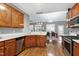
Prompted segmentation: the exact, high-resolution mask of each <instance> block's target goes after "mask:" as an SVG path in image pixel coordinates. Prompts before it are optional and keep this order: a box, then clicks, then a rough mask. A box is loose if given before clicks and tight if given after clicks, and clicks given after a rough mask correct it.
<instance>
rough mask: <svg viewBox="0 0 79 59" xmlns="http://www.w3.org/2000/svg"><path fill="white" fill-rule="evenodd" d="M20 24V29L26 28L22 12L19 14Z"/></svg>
mask: <svg viewBox="0 0 79 59" xmlns="http://www.w3.org/2000/svg"><path fill="white" fill-rule="evenodd" d="M18 23H19V27H20V28H23V27H24V14H22V13H20V12H19V20H18Z"/></svg>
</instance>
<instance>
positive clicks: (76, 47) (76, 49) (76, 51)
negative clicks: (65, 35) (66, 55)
mask: <svg viewBox="0 0 79 59" xmlns="http://www.w3.org/2000/svg"><path fill="white" fill-rule="evenodd" d="M73 56H79V43H77V42H73Z"/></svg>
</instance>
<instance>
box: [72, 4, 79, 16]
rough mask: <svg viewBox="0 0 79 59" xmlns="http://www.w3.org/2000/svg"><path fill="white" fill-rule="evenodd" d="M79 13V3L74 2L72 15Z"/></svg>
mask: <svg viewBox="0 0 79 59" xmlns="http://www.w3.org/2000/svg"><path fill="white" fill-rule="evenodd" d="M78 14H79V3H76V4H75V5H74V6H73V7H72V17H74V16H76V15H78Z"/></svg>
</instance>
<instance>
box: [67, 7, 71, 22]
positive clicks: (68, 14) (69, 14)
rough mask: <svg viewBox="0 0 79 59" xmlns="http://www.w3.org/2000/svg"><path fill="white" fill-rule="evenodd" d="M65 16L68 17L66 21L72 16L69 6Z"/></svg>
mask: <svg viewBox="0 0 79 59" xmlns="http://www.w3.org/2000/svg"><path fill="white" fill-rule="evenodd" d="M66 18H67V19H68V21H69V19H70V18H72V10H71V8H69V9H68V12H67V17H66Z"/></svg>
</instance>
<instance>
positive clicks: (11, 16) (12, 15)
mask: <svg viewBox="0 0 79 59" xmlns="http://www.w3.org/2000/svg"><path fill="white" fill-rule="evenodd" d="M0 27H11V28H23V27H24V14H23V13H21V12H20V11H19V10H16V9H15V8H13V7H11V6H9V5H8V4H6V3H0Z"/></svg>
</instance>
